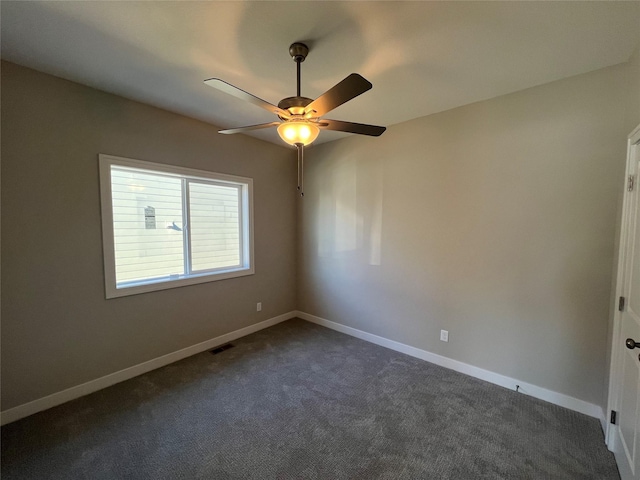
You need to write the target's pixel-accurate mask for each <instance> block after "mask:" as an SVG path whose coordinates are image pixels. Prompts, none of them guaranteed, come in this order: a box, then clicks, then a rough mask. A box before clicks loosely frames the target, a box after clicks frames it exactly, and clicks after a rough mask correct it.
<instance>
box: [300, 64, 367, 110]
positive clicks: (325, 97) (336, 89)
mask: <svg viewBox="0 0 640 480" xmlns="http://www.w3.org/2000/svg"><path fill="white" fill-rule="evenodd" d="M371 87H373V85H371V82H369V81H368V80H367V79H365V78H364V77H363V76H361V75H358V74H357V73H352V74H351V75H349V76H348V77H347V78H345V79H344V80H342V81H341V82H339V83H338V84H336V85H335V86H333V87H331V88H330V89H329V90H327V91H326V92H325V93H323V94H322V95H320V96H319V97H318V98H316V99H315V100H314V101H313V102H311V103H310V104H309V105H307V106H306V107H305V109H304V111H305V113H309V112H312V111H313V112H315V113H314V114H313V116H314V117H321V116H322V115H324V114H325V113H327V112H330V111H331V110H333V109H334V108H336V107H339V106H340V105H342V104H343V103H345V102H348V101H349V100H351V99H352V98H355V97H357V96H358V95H360V94H362V93H364V92H366V91H367V90H370V89H371Z"/></svg>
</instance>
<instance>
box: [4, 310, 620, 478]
mask: <svg viewBox="0 0 640 480" xmlns="http://www.w3.org/2000/svg"><path fill="white" fill-rule="evenodd" d="M233 343H234V345H235V347H234V348H232V349H229V350H226V351H224V352H222V353H219V354H217V355H212V354H211V353H208V352H205V353H202V354H199V355H196V356H193V357H191V358H188V359H185V360H183V361H180V362H178V363H175V364H172V365H169V366H167V367H165V368H162V369H159V370H156V371H153V372H150V373H148V374H146V375H143V376H140V377H137V378H134V379H132V380H129V381H127V382H124V383H121V384H118V385H115V386H113V387H110V388H108V389H105V390H102V391H100V392H97V393H95V394H92V395H89V396H87V397H84V398H81V399H78V400H74V401H72V402H69V403H67V404H65V405H61V406H60V407H56V408H54V409H51V410H48V411H46V412H42V413H40V414H37V415H33V416H31V417H29V418H26V419H23V420H20V421H18V422H14V423H12V424H9V425H6V426H5V427H3V428H2V478H3V480H9V479H31V478H33V479H80V478H82V479H138V478H140V479H197V478H206V479H457V480H458V479H462V480H466V479H480V478H490V479H574V478H575V479H617V478H619V476H618V473H617V469H616V465H615V462H614V459H613V456H612V454H611V453H610V452H608V451H607V449H606V447H605V445H604V441H603V435H602V430H601V428H600V425H599V423H598V421H597V420H595V419H593V418H590V417H587V416H584V415H581V414H578V413H575V412H572V411H569V410H566V409H563V408H561V407H557V406H554V405H551V404H549V403H546V402H542V401H539V400H536V399H533V398H530V397H527V396H525V395H523V394H519V393H516V392H513V391H510V390H507V389H504V388H500V387H497V386H495V385H491V384H488V383H485V382H482V381H480V380H477V379H474V378H471V377H468V376H465V375H461V374H458V373H455V372H452V371H450V370H447V369H444V368H441V367H438V366H435V365H432V364H429V363H426V362H423V361H421V360H417V359H415V358H412V357H408V356H406V355H403V354H400V353H397V352H394V351H392V350H388V349H385V348H382V347H378V346H376V345H372V344H370V343H367V342H364V341H361V340H357V339H354V338H352V337H349V336H346V335H343V334H340V333H337V332H334V331H332V330H328V329H325V328H322V327H319V326H317V325H313V324H310V323H307V322H304V321H302V320H297V319H296V320H290V321H288V322H285V323H282V324H279V325H276V326H275V327H272V328H269V329H267V330H263V331H261V332H258V333H255V334H253V335H250V336H248V337H245V338H242V339H240V340H237V341H235V342H233Z"/></svg>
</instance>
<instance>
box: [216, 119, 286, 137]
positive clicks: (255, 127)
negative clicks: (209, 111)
mask: <svg viewBox="0 0 640 480" xmlns="http://www.w3.org/2000/svg"><path fill="white" fill-rule="evenodd" d="M278 125H280V122H271V123H260V124H258V125H249V126H247V127H237V128H229V129H227V130H218V133H224V134H225V135H228V134H231V133H244V132H250V131H251V130H260V129H261V128H269V127H277V126H278Z"/></svg>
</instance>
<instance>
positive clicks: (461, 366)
mask: <svg viewBox="0 0 640 480" xmlns="http://www.w3.org/2000/svg"><path fill="white" fill-rule="evenodd" d="M296 316H297V317H299V318H302V319H303V320H307V321H309V322H312V323H316V324H318V325H322V326H323V327H327V328H330V329H332V330H336V331H338V332H341V333H346V334H347V335H351V336H352V337H356V338H359V339H361V340H365V341H367V342H371V343H375V344H376V345H380V346H382V347H386V348H390V349H391V350H395V351H397V352H401V353H405V354H407V355H410V356H412V357H416V358H419V359H421V360H426V361H427V362H431V363H435V364H436V365H440V366H441V367H445V368H449V369H451V370H455V371H456V372H460V373H464V374H466V375H469V376H471V377H475V378H479V379H480V380H484V381H486V382H489V383H493V384H495V385H500V386H501V387H505V388H508V389H510V390H515V389H516V386H517V385H519V386H520V388H519V389H518V391H519V392H521V393H524V394H525V395H529V396H531V397H535V398H539V399H540V400H545V401H547V402H549V403H553V404H555V405H559V406H561V407H565V408H568V409H569V410H574V411H576V412H579V413H584V414H585V415H589V416H590V417H594V418H597V419H598V420H600V423H601V425H602V426H603V431H605V427H606V420H605V416H604V412H603V410H602V408H601V407H599V406H598V405H594V404H592V403H588V402H585V401H584V400H579V399H577V398H574V397H570V396H568V395H565V394H563V393H558V392H554V391H552V390H547V389H546V388H542V387H538V386H536V385H531V384H530V383H526V382H523V381H521V380H517V379H515V378H510V377H507V376H505V375H500V374H499V373H494V372H490V371H489V370H484V369H482V368H479V367H474V366H473V365H469V364H467V363H463V362H459V361H458V360H453V359H451V358H447V357H443V356H442V355H437V354H435V353H431V352H428V351H426V350H421V349H419V348H416V347H412V346H410V345H405V344H404V343H400V342H396V341H394V340H389V339H387V338H384V337H379V336H378V335H374V334H372V333H367V332H363V331H362V330H358V329H356V328H352V327H347V326H346V325H342V324H340V323H336V322H332V321H331V320H327V319H325V318H321V317H317V316H315V315H310V314H308V313H305V312H300V311H298V312H296Z"/></svg>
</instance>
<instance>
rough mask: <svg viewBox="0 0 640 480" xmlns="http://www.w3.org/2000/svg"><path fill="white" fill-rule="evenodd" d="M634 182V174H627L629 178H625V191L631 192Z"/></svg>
mask: <svg viewBox="0 0 640 480" xmlns="http://www.w3.org/2000/svg"><path fill="white" fill-rule="evenodd" d="M635 183H636V176H635V175H629V178H628V179H627V191H629V192H633V187H634V185H635Z"/></svg>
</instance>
